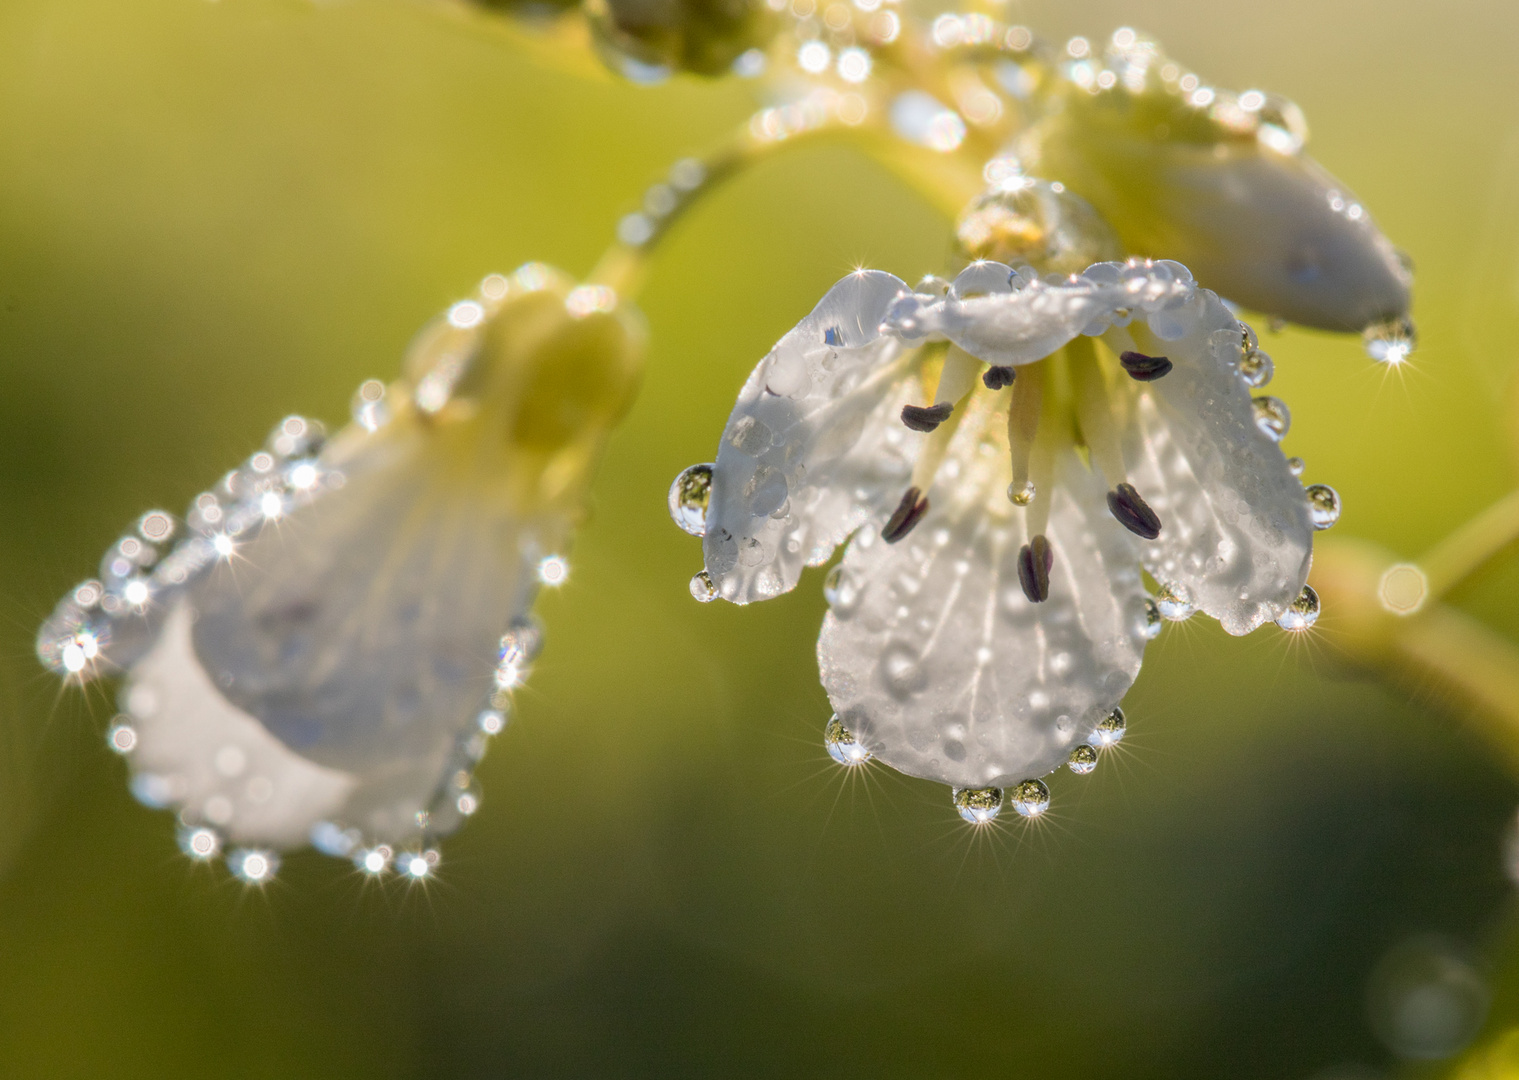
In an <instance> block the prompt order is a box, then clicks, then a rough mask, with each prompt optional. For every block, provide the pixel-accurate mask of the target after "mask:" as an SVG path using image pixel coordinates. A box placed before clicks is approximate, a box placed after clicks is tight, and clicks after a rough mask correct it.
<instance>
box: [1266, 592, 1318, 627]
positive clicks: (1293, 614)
mask: <svg viewBox="0 0 1519 1080" xmlns="http://www.w3.org/2000/svg"><path fill="white" fill-rule="evenodd" d="M1318 621H1319V594H1318V593H1316V592H1314V591H1313V586H1311V585H1304V586H1303V591H1302V592H1300V593H1298V594H1297V599H1296V600H1294V601H1292V603H1291V604H1289V605H1288V606H1287V610H1286V611H1284V612H1282V613H1281V615H1280V616H1278V618H1277V620H1276V625H1278V626H1280V627H1281V628H1282V629H1283V630H1291V631H1293V632H1297V631H1300V630H1307V629H1308V628H1309V627H1310V626H1312V625H1313V624H1314V623H1316V622H1318Z"/></svg>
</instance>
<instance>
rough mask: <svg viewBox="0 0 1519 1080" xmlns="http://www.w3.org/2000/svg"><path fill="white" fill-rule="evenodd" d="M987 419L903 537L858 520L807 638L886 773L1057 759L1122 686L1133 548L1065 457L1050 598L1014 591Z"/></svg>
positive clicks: (1013, 516)
mask: <svg viewBox="0 0 1519 1080" xmlns="http://www.w3.org/2000/svg"><path fill="white" fill-rule="evenodd" d="M975 407H976V408H979V409H980V410H981V411H982V412H983V413H986V412H989V411H990V409H989V405H988V403H986V402H979V403H978V405H977V406H975ZM1000 420H1001V417H1000V415H999V416H997V417H996V418H995V420H994V421H993V422H990V423H987V422H985V419H984V417H983V418H982V419H981V420H977V419H976V418H975V417H969V418H967V420H966V421H965V423H964V424H963V425H962V428H961V430H960V431H959V432H958V433H957V434H956V438H955V442H954V444H953V445H952V447H951V452H950V456H949V457H948V458H947V460H946V461H945V463H944V465H943V466H942V467H941V469H940V473H939V476H938V478H937V479H936V481H935V483H934V486H933V489H932V495H933V498H934V502H933V506H932V508H931V509H930V510H929V513H928V515H927V517H926V518H925V519H924V521H923V522H922V524H920V525H919V526H918V528H917V529H916V530H915V531H914V532H913V534H912V535H911V536H910V537H908V538H907V539H906V540H904V541H902V542H901V543H900V544H895V545H890V544H886V543H883V542H882V541H881V540H880V538H879V536H878V535H877V533H876V531H875V528H874V527H873V526H871V527H867V528H865V529H863V530H861V532H860V533H859V534H858V535H857V536H856V538H855V539H854V541H853V542H851V544H850V546H849V548H848V549H847V551H846V552H845V556H844V561H843V564H842V569H841V571H840V578H839V580H838V582H837V583H836V585H835V586H834V587H833V588H832V589H831V590H830V591H831V605H832V606H831V610H830V612H829V614H828V616H827V617H826V619H825V621H824V623H823V631H822V634H821V636H820V637H819V639H818V662H819V666H820V668H821V672H822V680H823V685H824V687H825V688H826V689H827V691H828V697H829V700H830V701H831V702H832V704H833V707H834V709H835V710H836V711H837V712H838V714H839V717H840V719H841V720H842V722H843V723H844V725H845V726H846V727H847V728H848V729H849V730H850V731H852V732H854V733H855V735H856V736H857V737H858V738H859V740H860V741H861V742H862V743H863V744H864V745H865V746H867V747H868V748H869V749H870V751H871V752H872V753H873V754H875V755H876V756H877V757H879V758H880V759H881V760H882V761H884V762H886V764H888V765H890V766H892V767H893V768H895V769H898V770H900V771H902V772H905V773H908V774H910V775H913V776H920V777H924V778H927V779H932V780H938V781H942V782H944V783H947V784H952V785H956V786H962V787H986V786H1007V785H1011V784H1014V783H1016V782H1018V781H1020V780H1023V779H1027V778H1030V777H1036V776H1040V775H1043V774H1044V773H1047V772H1050V771H1051V770H1053V769H1055V768H1057V767H1058V766H1059V765H1061V764H1062V763H1063V762H1064V761H1065V760H1066V759H1067V757H1068V756H1069V755H1070V752H1071V749H1072V748H1073V747H1075V746H1077V745H1079V744H1081V743H1082V742H1083V741H1085V740H1086V739H1087V738H1088V737H1089V736H1090V735H1091V733H1092V731H1093V729H1094V728H1095V727H1096V725H1097V723H1098V722H1099V721H1100V720H1101V719H1102V718H1103V717H1104V716H1106V715H1107V714H1108V712H1109V711H1110V710H1111V709H1112V708H1113V706H1114V705H1116V704H1117V703H1118V701H1119V699H1121V698H1122V697H1123V695H1124V693H1125V692H1126V691H1127V690H1128V688H1129V686H1130V685H1131V684H1132V683H1133V681H1134V678H1135V676H1136V675H1137V674H1138V672H1139V664H1140V658H1141V656H1142V654H1143V651H1144V646H1145V642H1146V633H1145V624H1146V617H1145V595H1146V594H1145V590H1144V587H1143V585H1142V583H1141V580H1140V574H1139V567H1138V559H1137V551H1136V548H1135V544H1134V542H1133V540H1132V539H1131V538H1130V537H1129V536H1128V534H1127V533H1125V532H1124V531H1123V529H1122V527H1120V526H1119V525H1118V523H1117V522H1116V521H1114V520H1113V518H1112V516H1111V515H1110V514H1109V513H1108V510H1107V506H1106V502H1105V493H1104V491H1103V488H1102V485H1101V484H1100V483H1099V482H1098V481H1097V480H1096V478H1095V477H1093V476H1092V475H1091V474H1090V473H1088V472H1087V470H1086V469H1085V468H1084V467H1083V466H1082V465H1081V463H1080V461H1079V460H1078V459H1077V457H1076V455H1075V454H1074V452H1069V451H1068V452H1066V453H1065V454H1063V455H1062V458H1061V460H1060V462H1059V466H1058V478H1057V485H1056V488H1055V494H1054V500H1053V508H1052V514H1051V518H1050V524H1049V528H1048V531H1047V533H1046V535H1047V537H1048V539H1049V541H1050V543H1051V545H1052V547H1053V550H1054V567H1053V571H1052V573H1051V575H1050V596H1049V599H1048V600H1046V601H1045V602H1043V603H1040V604H1034V603H1031V602H1030V601H1029V600H1028V598H1027V597H1026V596H1025V595H1024V593H1023V589H1022V588H1021V587H1020V585H1019V582H1018V568H1017V563H1018V552H1019V548H1020V547H1021V546H1022V545H1023V544H1024V543H1026V542H1027V541H1028V537H1026V536H1025V535H1024V524H1023V522H1024V516H1023V514H1022V513H1021V512H1017V511H1015V510H1014V509H1013V507H1012V506H1011V504H1009V502H1008V501H1007V499H1006V497H1005V496H1004V495H1003V489H1004V488H1005V487H1006V485H1007V483H1008V478H1009V466H1008V463H1007V462H1008V455H1007V447H1006V443H1005V442H1002V441H1000V440H999V439H997V438H996V434H997V432H998V430H999V429H1000V427H1001V423H1000Z"/></svg>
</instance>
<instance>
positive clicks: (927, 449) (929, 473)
mask: <svg viewBox="0 0 1519 1080" xmlns="http://www.w3.org/2000/svg"><path fill="white" fill-rule="evenodd" d="M946 366H947V365H946ZM941 381H942V380H941ZM966 411H967V410H966V409H965V408H963V407H962V408H959V409H956V410H955V411H954V412H952V413H950V415H949V419H948V420H946V421H944V423H942V424H940V425H939V426H938V427H937V428H935V429H934V431H933V433H932V434H931V435H929V436H928V438H926V439H924V440H923V449H922V450H920V451H918V460H917V462H916V463H914V465H913V467H912V486H913V487H915V488H917V489H918V490H919V491H921V492H922V493H923V494H925V495H926V494H928V488H929V485H931V484H932V483H933V482H934V477H935V476H937V475H938V472H939V466H940V465H942V464H943V463H944V455H945V453H946V452H947V451H948V450H949V441H950V440H951V439H953V438H954V437H955V432H956V431H959V430H960V421H961V420H963V419H964V418H965V413H966Z"/></svg>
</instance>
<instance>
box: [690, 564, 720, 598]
mask: <svg viewBox="0 0 1519 1080" xmlns="http://www.w3.org/2000/svg"><path fill="white" fill-rule="evenodd" d="M691 596H692V597H693V598H694V599H695V600H696V601H697V602H699V603H702V604H710V603H711V602H712V601H714V600H716V599H717V586H716V585H714V584H712V575H711V574H709V573H707V572H706V571H705V570H698V571H697V572H696V573H694V574H692V575H691Z"/></svg>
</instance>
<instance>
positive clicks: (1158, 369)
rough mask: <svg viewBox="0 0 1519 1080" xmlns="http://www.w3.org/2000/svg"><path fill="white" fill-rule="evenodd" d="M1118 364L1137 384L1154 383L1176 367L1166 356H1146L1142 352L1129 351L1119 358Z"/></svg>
mask: <svg viewBox="0 0 1519 1080" xmlns="http://www.w3.org/2000/svg"><path fill="white" fill-rule="evenodd" d="M1118 362H1119V363H1120V364H1122V365H1123V369H1124V370H1125V371H1127V372H1128V373H1129V377H1130V378H1132V379H1134V380H1135V381H1136V382H1154V381H1155V380H1156V379H1159V378H1160V377H1161V376H1163V375H1167V374H1169V373H1170V371H1171V369H1172V368H1173V367H1175V365H1174V364H1172V363H1171V361H1170V359H1169V358H1167V357H1164V356H1146V355H1145V354H1144V353H1142V352H1134V351H1133V350H1127V351H1125V352H1124V353H1122V354H1121V355H1120V356H1119V357H1118Z"/></svg>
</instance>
